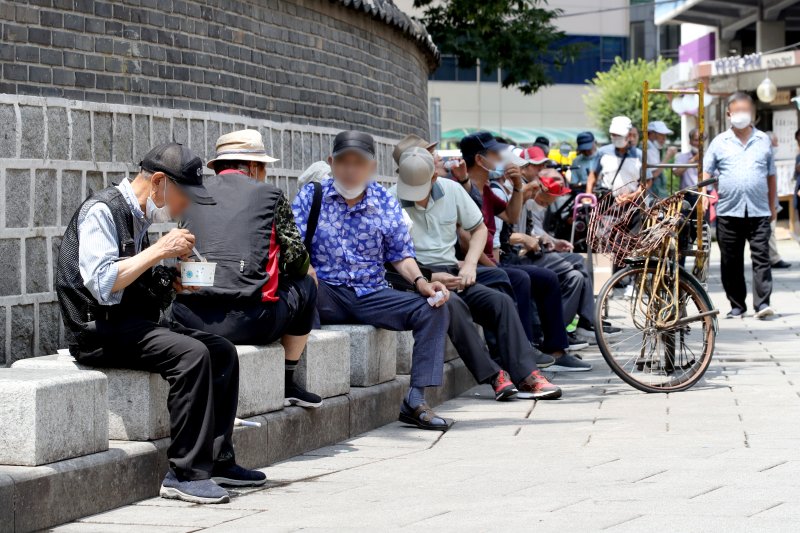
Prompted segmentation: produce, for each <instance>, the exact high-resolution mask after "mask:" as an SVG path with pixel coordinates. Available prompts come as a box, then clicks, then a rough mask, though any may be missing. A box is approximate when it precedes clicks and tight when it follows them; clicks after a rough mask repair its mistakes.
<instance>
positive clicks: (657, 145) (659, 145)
mask: <svg viewBox="0 0 800 533" xmlns="http://www.w3.org/2000/svg"><path fill="white" fill-rule="evenodd" d="M650 144H652V145H653V148H655V149H656V150H661V143H660V142H658V141H657V140H655V139H653V140H652V141H650Z"/></svg>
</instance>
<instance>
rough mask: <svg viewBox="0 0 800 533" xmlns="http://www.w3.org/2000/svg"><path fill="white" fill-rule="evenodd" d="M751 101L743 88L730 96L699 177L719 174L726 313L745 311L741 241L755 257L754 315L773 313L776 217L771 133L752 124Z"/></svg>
mask: <svg viewBox="0 0 800 533" xmlns="http://www.w3.org/2000/svg"><path fill="white" fill-rule="evenodd" d="M753 107H754V106H753V100H752V98H750V96H749V95H747V94H746V93H734V94H733V95H732V96H731V97H730V98H729V99H728V116H729V117H730V121H731V128H730V129H728V130H726V131H724V132H722V133H720V134H719V135H717V137H716V138H714V140H713V141H711V144H710V145H709V147H708V151H707V152H706V154H705V158H704V160H703V179H709V178H710V177H711V176H712V175H714V173H717V174H718V176H719V183H718V184H717V192H718V194H719V202H718V203H717V241H718V243H719V249H720V254H721V255H722V257H721V267H720V273H721V276H722V286H723V288H724V289H725V294H726V295H727V297H728V301H730V303H731V311H730V312H729V313H728V317H729V318H741V317H742V316H744V313H745V311H746V310H747V304H746V303H745V299H746V297H747V285H746V284H745V280H744V243H745V241H747V242H749V243H750V257H751V258H752V262H753V307H754V309H755V311H756V314H755V316H756V318H759V319H765V318H767V317H770V316H772V315H774V314H775V313H774V311H773V310H772V308H770V306H769V299H770V295H771V293H772V268H771V264H770V260H769V237H770V234H771V233H772V230H771V229H770V222H771V221H772V220H775V216H776V210H775V203H774V202H772V198H774V197H775V190H776V182H775V161H774V159H773V155H772V143H771V142H770V139H769V137H768V136H767V135H766V134H765V133H764V132H762V131H759V130H757V129H756V128H755V127H754V126H753V124H752V123H753Z"/></svg>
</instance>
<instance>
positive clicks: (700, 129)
mask: <svg viewBox="0 0 800 533" xmlns="http://www.w3.org/2000/svg"><path fill="white" fill-rule="evenodd" d="M697 97H698V98H700V101H699V102H698V103H697V135H698V139H699V140H700V142H699V144H698V147H697V181H698V183H699V182H701V181H703V144H704V143H703V140H704V137H705V131H706V103H705V85H704V84H703V82H702V81H699V82H697ZM700 192H706V188H705V187H703V190H701V191H700ZM704 215H705V213H704V207H703V198H702V197H701V198H700V199H699V200H698V201H697V249H698V251H699V250H700V249H701V247H702V246H703V220H704V218H705V216H704ZM695 261H697V259H695ZM701 261H702V262H703V264H705V261H706V258H705V257H703V258H701Z"/></svg>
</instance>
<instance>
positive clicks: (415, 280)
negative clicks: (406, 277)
mask: <svg viewBox="0 0 800 533" xmlns="http://www.w3.org/2000/svg"><path fill="white" fill-rule="evenodd" d="M421 279H422V280H425V282H426V283H430V280H428V278H426V277H425V276H423V275H422V274H420V275H419V276H417V277H416V278H414V290H415V291H417V292H419V288H417V282H418V281H419V280H421Z"/></svg>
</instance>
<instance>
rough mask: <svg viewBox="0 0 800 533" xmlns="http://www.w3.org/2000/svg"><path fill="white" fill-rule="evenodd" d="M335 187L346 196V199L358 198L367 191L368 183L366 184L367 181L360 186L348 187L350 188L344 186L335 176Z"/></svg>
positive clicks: (343, 196)
mask: <svg viewBox="0 0 800 533" xmlns="http://www.w3.org/2000/svg"><path fill="white" fill-rule="evenodd" d="M333 188H334V189H335V190H336V192H338V193H339V194H340V195H341V196H342V198H344V199H345V200H355V199H356V198H358V197H359V196H361V194H362V193H363V192H364V191H366V190H367V184H366V183H364V184H362V185H359V186H358V187H353V188H351V189H348V188H346V187H344V186H342V184H341V183H339V181H338V180H337V179H336V178H334V179H333Z"/></svg>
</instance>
